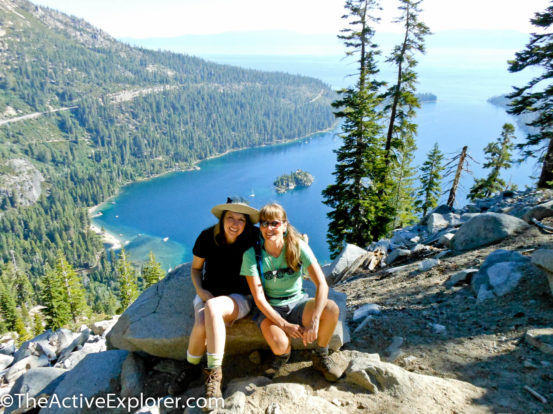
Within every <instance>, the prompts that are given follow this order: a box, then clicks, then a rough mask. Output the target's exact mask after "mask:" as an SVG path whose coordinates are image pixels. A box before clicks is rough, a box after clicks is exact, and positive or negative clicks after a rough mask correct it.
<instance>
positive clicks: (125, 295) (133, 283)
mask: <svg viewBox="0 0 553 414" xmlns="http://www.w3.org/2000/svg"><path fill="white" fill-rule="evenodd" d="M117 274H118V277H119V297H120V298H121V307H122V309H123V310H125V309H127V307H128V306H129V305H130V304H131V303H132V302H133V301H134V300H135V299H136V298H137V297H138V282H137V278H136V272H135V271H134V269H133V267H132V265H131V263H130V262H129V261H128V259H127V254H126V253H125V249H121V252H119V259H118V260H117Z"/></svg>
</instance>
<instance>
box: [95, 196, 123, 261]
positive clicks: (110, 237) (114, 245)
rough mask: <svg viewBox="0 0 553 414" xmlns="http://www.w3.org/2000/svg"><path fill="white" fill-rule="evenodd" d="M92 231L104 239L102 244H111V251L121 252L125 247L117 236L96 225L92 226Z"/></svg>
mask: <svg viewBox="0 0 553 414" xmlns="http://www.w3.org/2000/svg"><path fill="white" fill-rule="evenodd" d="M96 207H98V206H96ZM93 208H94V207H93ZM89 211H90V209H89ZM90 230H92V231H93V232H94V233H96V234H99V235H100V236H101V237H102V243H104V244H109V245H110V249H111V250H119V249H120V248H121V247H123V243H122V241H121V240H120V239H118V238H117V236H115V234H113V233H110V232H109V231H107V230H105V229H104V230H102V229H101V228H100V227H98V226H97V225H95V224H91V225H90Z"/></svg>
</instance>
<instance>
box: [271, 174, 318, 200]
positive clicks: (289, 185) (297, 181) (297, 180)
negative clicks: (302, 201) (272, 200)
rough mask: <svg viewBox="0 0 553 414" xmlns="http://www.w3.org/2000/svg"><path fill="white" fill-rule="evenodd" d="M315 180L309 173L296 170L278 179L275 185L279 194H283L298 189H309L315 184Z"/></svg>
mask: <svg viewBox="0 0 553 414" xmlns="http://www.w3.org/2000/svg"><path fill="white" fill-rule="evenodd" d="M313 181H315V178H313V176H312V175H311V174H309V173H308V172H307V171H302V170H299V169H298V170H296V171H293V172H291V173H290V174H283V175H281V176H280V177H278V178H277V179H276V180H275V181H274V182H273V185H274V186H275V188H276V191H277V193H279V194H283V193H285V192H287V191H290V190H293V189H295V188H296V187H309V186H310V185H311V184H313Z"/></svg>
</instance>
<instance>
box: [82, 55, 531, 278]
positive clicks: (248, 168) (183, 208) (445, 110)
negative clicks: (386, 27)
mask: <svg viewBox="0 0 553 414" xmlns="http://www.w3.org/2000/svg"><path fill="white" fill-rule="evenodd" d="M488 52H489V53H486V54H483V53H480V52H478V51H474V50H468V51H467V50H465V51H457V53H452V52H451V51H441V52H440V51H434V53H433V54H430V56H427V57H425V60H424V61H422V62H421V68H420V87H419V91H420V92H431V93H434V94H436V95H437V96H438V101H437V102H436V103H430V104H424V105H423V106H422V108H420V109H419V111H418V115H417V123H418V125H419V134H418V140H417V145H418V150H417V152H416V161H415V162H416V164H417V165H420V164H421V163H422V162H423V161H424V159H425V155H426V153H427V152H428V151H429V149H430V148H431V147H432V146H433V145H434V142H438V143H439V146H440V149H441V150H442V151H443V152H444V153H446V155H447V156H448V157H450V156H453V154H455V153H458V152H459V151H460V149H461V147H462V146H463V145H468V146H469V153H470V154H471V156H472V157H473V158H474V159H475V161H474V162H472V163H471V165H470V169H471V170H472V172H473V174H474V176H476V177H482V176H484V175H485V174H486V173H485V172H484V171H483V170H482V168H481V164H478V163H477V162H480V163H481V162H482V161H483V160H484V158H483V152H482V150H483V148H484V147H485V146H486V145H487V144H488V143H489V142H491V141H492V140H495V139H496V138H497V137H498V136H499V133H500V131H501V127H502V125H503V124H504V123H506V122H511V123H513V124H514V123H515V120H514V119H513V118H512V117H511V116H509V115H508V114H506V113H505V111H504V110H503V109H501V108H498V107H496V106H493V105H492V104H490V103H487V102H486V100H487V99H488V98H489V97H491V96H495V95H500V94H503V93H507V92H509V91H510V90H511V86H512V85H521V84H522V83H523V82H525V81H526V80H527V79H528V76H529V74H524V75H516V76H515V75H511V74H508V73H507V72H506V63H505V62H506V57H507V56H508V54H509V53H511V52H509V51H505V50H499V51H488ZM212 59H213V60H216V61H219V62H221V63H228V64H234V65H238V66H244V67H251V68H255V69H265V70H267V69H269V70H281V71H286V72H291V73H302V74H307V75H311V76H315V77H319V78H321V79H323V80H324V81H325V82H327V83H328V84H330V85H332V86H333V87H340V86H344V85H345V84H347V82H348V81H349V80H348V79H349V78H347V77H346V75H347V73H348V72H352V71H353V66H352V65H351V64H347V62H343V61H341V60H340V59H339V58H331V57H324V58H322V57H312V58H306V57H304V58H298V57H295V58H291V57H281V58H279V57H271V58H266V59H265V58H263V59H261V58H252V57H248V58H246V57H228V56H226V57H216V56H214V57H212ZM383 73H384V74H386V68H384V70H383ZM388 75H389V76H391V72H389V73H388ZM338 132H339V129H338V128H337V129H336V130H335V131H333V132H329V133H320V134H316V135H314V136H312V137H309V138H306V139H302V140H299V141H296V142H293V143H289V144H282V145H277V146H271V147H263V148H255V149H248V150H243V151H239V152H234V153H230V154H227V155H225V156H223V157H220V158H216V159H212V160H207V161H203V162H201V163H200V164H199V167H200V170H196V171H189V172H180V173H172V174H168V175H165V176H162V177H159V178H155V179H153V180H150V181H145V182H139V183H135V184H132V185H129V186H127V187H125V188H124V189H123V190H122V191H121V193H120V194H119V196H118V197H117V198H116V199H115V200H114V201H113V203H111V202H109V203H106V204H104V205H103V206H102V208H101V209H100V211H101V212H102V213H103V215H102V216H101V217H96V218H94V219H93V221H94V223H95V224H97V225H99V226H103V227H105V228H106V229H107V230H108V231H110V232H112V233H114V234H115V235H117V236H118V237H120V238H121V239H122V240H124V241H128V244H127V245H126V247H125V248H126V250H127V251H128V252H129V253H130V255H131V258H132V259H133V260H135V261H137V262H140V261H143V260H146V259H147V255H148V252H149V251H150V250H152V251H153V252H154V253H155V255H156V257H157V259H158V260H159V261H160V262H161V263H162V265H163V266H164V267H165V268H166V269H168V268H171V267H174V266H176V265H177V264H179V263H182V262H186V261H190V260H191V258H192V253H191V250H192V246H193V244H194V241H195V239H196V237H197V235H198V234H199V232H200V231H201V230H202V229H204V228H206V227H208V226H209V225H212V224H214V223H215V221H216V220H215V218H214V217H213V216H212V214H211V213H210V209H211V207H212V206H214V205H216V204H220V203H223V202H224V201H225V200H226V197H227V196H229V195H242V196H243V197H245V198H247V199H248V200H249V201H250V203H251V205H253V206H254V207H257V208H259V207H261V206H262V205H264V204H265V203H267V202H269V201H277V202H279V203H281V204H282V205H284V207H285V208H286V210H287V211H288V214H289V219H290V222H291V223H292V224H293V225H295V226H296V227H297V228H298V229H299V230H300V231H301V232H304V233H308V235H309V238H310V239H309V240H310V245H311V247H312V249H313V251H314V252H315V254H316V256H317V257H318V259H319V261H320V262H322V263H325V262H328V261H329V252H328V247H327V245H326V231H327V224H328V221H327V218H326V213H327V211H328V210H327V207H326V206H325V205H324V204H323V203H322V196H321V191H322V190H323V189H324V188H325V187H326V186H327V185H329V184H330V183H332V182H333V176H332V172H333V170H334V164H335V154H334V153H333V150H334V149H336V148H338V147H339V146H340V144H341V140H340V139H339V138H338V137H337V136H336V134H337V133H338ZM517 136H519V137H523V136H524V133H522V132H520V131H519V130H518V129H517ZM298 168H301V169H303V170H305V171H308V172H310V173H311V174H312V175H313V176H314V177H315V182H314V184H313V185H312V186H311V187H309V188H305V189H300V190H295V191H292V192H289V193H286V194H277V193H276V192H275V191H274V189H273V186H272V183H273V181H274V179H275V178H276V177H278V176H279V175H281V174H284V173H290V172H291V171H294V170H296V169H298ZM536 173H537V170H536V169H535V167H534V166H533V164H532V162H527V163H523V164H521V165H515V166H514V167H513V168H512V169H510V170H509V171H507V172H506V173H503V178H504V179H505V180H506V181H511V182H512V183H515V184H517V185H518V186H519V188H523V187H524V186H525V185H529V184H531V183H532V179H531V178H530V176H531V175H532V174H536ZM473 180H474V177H473V176H471V175H469V174H465V176H464V178H463V180H462V182H461V188H460V189H459V191H458V195H457V206H462V205H464V204H465V203H466V200H465V197H466V193H467V191H468V189H469V188H470V186H471V185H472V182H473ZM447 181H448V180H445V181H444V184H443V188H444V189H448V188H449V184H448V182H447ZM251 195H254V196H253V197H252V196H251Z"/></svg>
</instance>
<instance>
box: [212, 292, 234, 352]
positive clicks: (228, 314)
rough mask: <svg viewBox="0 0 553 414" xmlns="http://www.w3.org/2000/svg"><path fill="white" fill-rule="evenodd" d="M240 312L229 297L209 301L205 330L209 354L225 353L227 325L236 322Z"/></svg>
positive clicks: (219, 297)
mask: <svg viewBox="0 0 553 414" xmlns="http://www.w3.org/2000/svg"><path fill="white" fill-rule="evenodd" d="M238 311H239V309H238V305H237V304H236V302H235V301H234V299H232V298H230V297H229V296H218V297H216V298H212V299H209V300H208V301H207V303H206V305H205V330H206V338H207V352H208V353H210V354H223V352H225V340H226V335H227V331H226V327H225V323H229V322H232V321H234V320H236V318H237V317H238Z"/></svg>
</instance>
